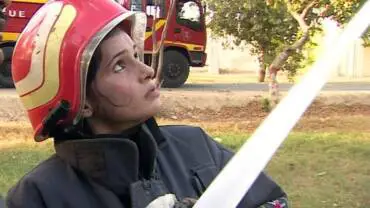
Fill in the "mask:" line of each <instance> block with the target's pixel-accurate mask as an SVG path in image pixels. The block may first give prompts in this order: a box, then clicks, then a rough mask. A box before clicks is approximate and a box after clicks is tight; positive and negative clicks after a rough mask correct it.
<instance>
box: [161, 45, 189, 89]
mask: <svg viewBox="0 0 370 208" xmlns="http://www.w3.org/2000/svg"><path fill="white" fill-rule="evenodd" d="M189 72H190V66H189V61H188V59H187V57H186V56H185V55H184V54H182V53H181V52H179V51H174V50H168V51H165V52H164V56H163V68H162V75H161V76H162V78H163V85H162V86H163V87H167V88H177V87H181V86H182V85H183V84H184V83H185V82H186V80H187V79H188V77H189Z"/></svg>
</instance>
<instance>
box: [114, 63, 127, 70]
mask: <svg viewBox="0 0 370 208" xmlns="http://www.w3.org/2000/svg"><path fill="white" fill-rule="evenodd" d="M123 70H125V66H123V65H122V64H116V65H115V66H114V70H113V71H114V72H120V71H123Z"/></svg>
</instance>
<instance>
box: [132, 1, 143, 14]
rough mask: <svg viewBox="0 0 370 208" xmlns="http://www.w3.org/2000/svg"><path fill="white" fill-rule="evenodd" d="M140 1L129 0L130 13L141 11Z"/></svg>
mask: <svg viewBox="0 0 370 208" xmlns="http://www.w3.org/2000/svg"><path fill="white" fill-rule="evenodd" d="M141 2H142V0H131V11H143V8H142V7H143V5H142V3H141Z"/></svg>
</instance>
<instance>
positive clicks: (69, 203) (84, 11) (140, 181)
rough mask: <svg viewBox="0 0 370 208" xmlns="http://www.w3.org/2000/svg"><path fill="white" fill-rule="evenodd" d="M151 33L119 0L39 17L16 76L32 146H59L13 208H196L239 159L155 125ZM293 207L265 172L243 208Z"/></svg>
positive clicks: (55, 7) (18, 193) (99, 0)
mask: <svg viewBox="0 0 370 208" xmlns="http://www.w3.org/2000/svg"><path fill="white" fill-rule="evenodd" d="M145 28H146V15H145V14H143V13H136V12H132V11H127V10H126V9H124V8H123V7H122V6H120V5H119V4H118V3H116V2H115V1H112V0H84V1H81V0H55V1H48V2H47V3H46V4H45V5H44V6H42V7H41V8H40V9H39V10H38V11H37V13H36V14H35V15H34V16H33V17H32V19H31V20H30V22H29V24H28V25H27V26H26V28H25V29H24V31H23V32H22V34H21V35H20V37H19V39H18V42H17V45H16V46H15V49H14V54H13V60H12V69H13V71H12V74H13V79H14V81H15V86H16V90H17V93H18V94H19V96H20V100H21V101H22V103H23V105H24V107H25V109H26V110H27V113H28V116H29V119H30V121H31V123H32V126H33V128H34V132H35V134H34V138H35V140H36V141H37V142H41V141H44V140H46V139H48V138H51V139H53V141H54V147H55V154H54V155H52V156H51V157H50V158H49V159H47V160H46V161H43V162H42V163H41V164H39V165H38V166H37V167H36V168H34V169H33V170H32V171H31V172H29V173H27V174H26V175H25V176H24V177H23V178H22V179H21V180H20V181H19V182H18V183H17V184H16V185H15V186H14V187H13V188H11V189H10V190H9V193H8V195H7V200H6V203H7V206H8V207H9V208H23V207H24V208H43V207H50V208H59V207H60V208H66V207H71V208H94V207H97V208H98V207H99V208H101V207H104V208H121V207H133V208H144V207H181V206H183V207H184V206H185V207H186V206H191V204H193V203H194V201H196V199H197V198H199V197H200V196H201V194H202V192H203V191H204V190H205V189H206V187H207V186H208V185H209V184H210V182H211V181H212V180H213V179H214V177H215V176H216V175H217V174H218V173H219V172H220V170H221V169H222V167H223V166H224V165H225V164H226V162H227V161H228V160H229V159H230V158H231V157H232V155H233V153H232V152H231V151H229V150H227V149H226V148H225V147H223V146H221V145H220V144H218V143H216V142H215V141H214V140H212V138H210V137H209V136H208V135H207V134H206V133H205V132H204V131H203V130H202V129H200V128H198V127H191V126H181V125H178V126H175V125H173V126H161V127H159V126H158V125H157V123H156V121H155V119H154V118H153V116H154V115H155V114H156V113H157V112H158V111H159V109H160V92H159V88H160V87H159V85H158V84H157V82H156V80H155V79H154V70H153V69H152V68H150V67H148V66H147V65H145V64H144V63H143V62H142V61H141V58H142V54H141V52H142V51H143V50H142V49H143V40H144V33H145ZM246 174H247V173H246ZM220 191H222V190H220ZM220 194H222V193H220ZM286 203H287V201H286V194H285V193H284V192H283V190H282V189H281V188H280V187H279V186H278V185H277V184H276V183H275V182H273V181H272V180H271V179H270V178H269V177H268V176H266V175H265V174H264V173H261V174H260V176H259V177H258V179H257V180H256V182H255V183H254V185H253V186H252V188H251V189H250V191H249V192H248V193H247V194H246V195H245V197H244V199H243V200H242V201H241V202H240V204H239V207H248V208H249V207H251V208H254V207H261V206H262V207H286V206H287V205H286ZM163 204H165V205H163ZM184 204H187V205H184Z"/></svg>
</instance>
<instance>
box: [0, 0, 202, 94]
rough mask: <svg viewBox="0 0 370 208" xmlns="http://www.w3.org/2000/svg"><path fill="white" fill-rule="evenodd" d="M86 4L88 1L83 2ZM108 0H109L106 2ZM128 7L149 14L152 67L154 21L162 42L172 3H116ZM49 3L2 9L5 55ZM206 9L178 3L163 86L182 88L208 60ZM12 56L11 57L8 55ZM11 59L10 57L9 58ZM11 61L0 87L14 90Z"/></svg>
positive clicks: (20, 2)
mask: <svg viewBox="0 0 370 208" xmlns="http://www.w3.org/2000/svg"><path fill="white" fill-rule="evenodd" d="M84 1H85V0H84ZM107 1H109V0H107ZM115 1H117V2H119V3H120V4H121V5H123V6H124V7H125V8H128V9H130V10H134V11H143V12H145V13H146V14H147V31H146V34H145V56H144V60H145V63H146V64H150V61H151V56H152V51H153V40H152V37H153V34H152V24H153V19H155V22H156V24H155V36H156V39H157V42H158V43H159V41H160V38H161V35H162V31H163V29H164V25H165V24H166V16H167V12H168V11H169V8H170V0H159V5H158V2H157V4H156V5H155V4H154V0H115ZM45 2H47V0H13V1H12V3H11V5H10V6H9V7H8V8H5V9H4V10H3V12H4V14H5V15H6V16H7V17H8V19H7V23H6V27H5V30H4V32H3V42H2V43H1V44H0V47H1V48H3V49H4V50H3V51H4V53H11V52H12V50H11V49H12V47H14V45H15V42H16V40H17V37H18V35H19V34H20V33H21V32H22V30H23V29H24V27H25V26H26V24H27V23H28V21H29V20H30V18H31V17H32V15H33V14H34V13H35V12H36V11H37V10H38V9H39V8H40V7H41V6H42V4H44V3H45ZM204 8H205V7H204V6H203V5H202V3H201V2H200V0H177V1H176V5H175V9H174V11H173V12H174V13H173V14H172V15H171V16H172V18H171V19H169V20H168V21H169V22H168V26H167V34H166V36H167V37H166V39H165V40H164V56H163V67H162V78H163V86H164V87H180V86H182V85H183V84H184V83H185V81H186V80H187V78H188V76H189V70H190V66H204V64H205V61H206V57H207V56H206V53H205V48H206V38H207V34H206V28H205V17H204V13H205V11H204ZM8 55H9V54H8ZM7 57H11V56H7ZM10 69H11V58H9V59H8V60H5V61H4V62H3V64H2V65H0V85H1V86H3V87H12V86H13V81H12V78H11V70H10Z"/></svg>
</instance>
